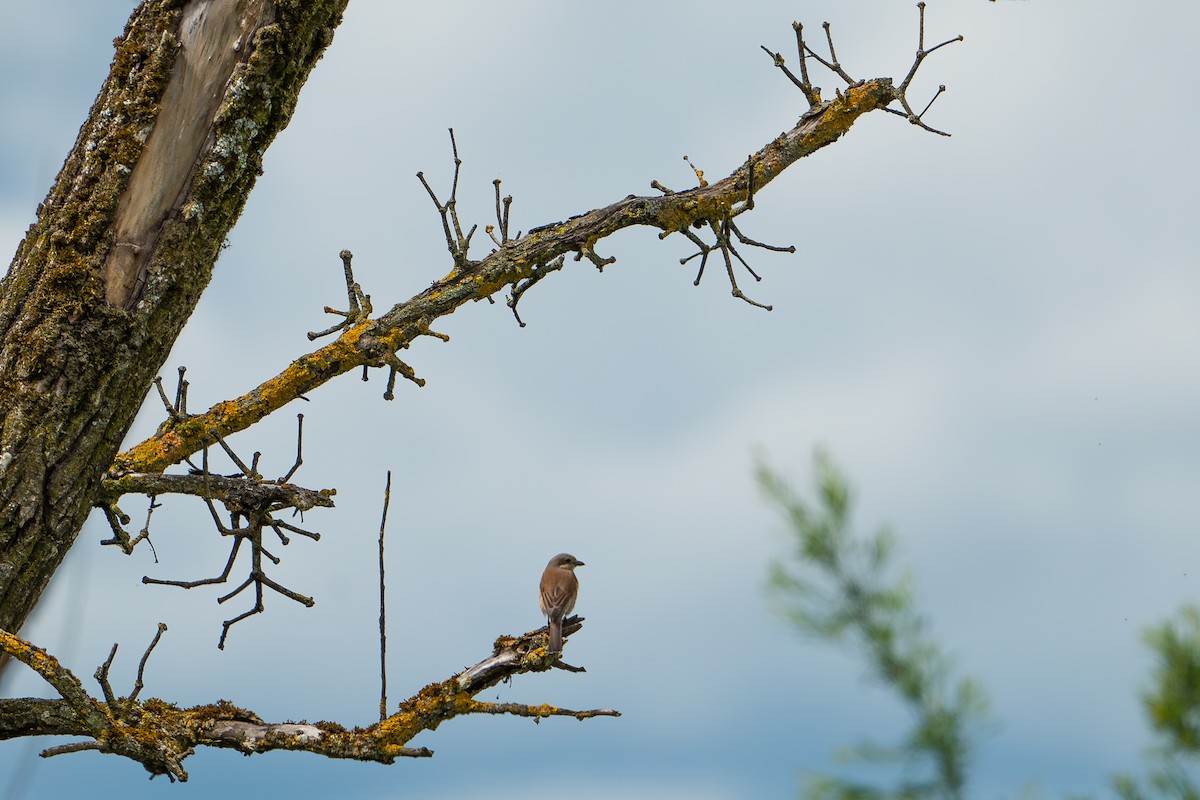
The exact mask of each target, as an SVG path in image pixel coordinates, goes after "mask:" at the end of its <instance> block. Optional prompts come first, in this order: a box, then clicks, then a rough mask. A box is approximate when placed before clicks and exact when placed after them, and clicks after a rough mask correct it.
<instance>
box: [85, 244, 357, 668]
mask: <svg viewBox="0 0 1200 800" xmlns="http://www.w3.org/2000/svg"><path fill="white" fill-rule="evenodd" d="M345 263H346V270H347V281H348V283H350V282H352V277H351V276H350V273H349V258H346V259H345ZM353 286H354V289H357V284H354V285H353ZM354 289H352V290H351V291H352V292H353V291H354ZM353 296H354V295H353V294H352V297H353ZM358 297H359V300H360V301H361V300H364V299H365V297H364V296H363V295H362V294H361V290H358ZM362 308H363V304H362V303H361V302H360V303H359V304H358V305H355V304H353V303H352V310H353V313H362ZM366 310H367V312H369V310H370V305H369V300H367V301H366ZM184 374H185V369H184V368H182V367H181V368H180V369H179V383H178V385H177V387H176V391H175V400H174V402H172V401H171V400H170V399H169V398H168V397H167V394H166V392H165V391H164V390H163V386H162V379H161V378H159V379H156V381H155V386H156V387H157V388H158V393H159V397H160V398H161V400H162V402H163V406H164V408H165V409H166V413H167V420H166V422H164V423H163V426H164V427H168V426H171V425H178V424H181V423H183V422H185V421H187V420H188V419H189V415H188V413H187V389H188V383H187V381H186V380H185V379H184ZM212 438H213V439H214V440H215V442H216V443H217V444H218V445H220V447H221V449H222V450H223V451H224V452H225V454H226V455H227V456H228V457H229V459H230V461H232V462H233V463H234V464H235V465H236V466H237V469H238V472H236V473H234V474H233V475H216V474H213V472H212V471H211V470H210V469H209V461H208V452H209V451H208V447H207V446H205V447H204V448H203V450H202V453H203V457H202V460H201V464H200V466H196V465H195V464H194V463H193V462H192V461H191V460H190V459H185V461H186V463H187V464H188V465H189V467H191V469H190V471H189V472H188V474H186V475H167V474H162V473H128V472H127V473H122V474H119V475H112V476H109V478H107V479H106V481H105V484H104V492H103V497H102V507H103V508H104V511H105V515H106V517H107V519H108V522H109V526H110V527H111V529H112V532H113V535H112V537H111V538H109V539H105V540H104V541H103V542H102V544H106V545H113V546H117V547H119V548H120V549H121V550H122V551H124V552H125V553H126V554H128V553H131V552H133V549H134V548H135V547H136V546H137V545H138V544H139V543H140V542H141V541H143V540H144V541H146V542H147V544H149V545H150V546H151V548H153V543H152V542H151V541H150V520H151V517H152V515H153V513H154V511H155V509H157V508H160V507H161V504H160V503H158V502H157V498H158V497H160V496H162V495H164V494H189V495H193V496H196V497H200V498H202V499H203V500H204V504H205V505H206V506H207V507H208V511H209V514H210V515H211V516H212V520H213V525H214V526H215V527H216V529H217V531H218V532H219V533H220V534H221V536H227V537H230V538H231V539H232V541H233V544H232V546H231V548H230V552H229V558H228V560H227V561H226V563H225V569H224V570H222V572H221V574H220V575H217V576H215V577H212V578H201V579H199V580H192V581H185V580H168V579H162V578H151V577H149V576H146V577H143V578H142V582H143V583H146V584H156V585H160V586H178V587H181V588H184V589H194V588H196V587H198V586H207V585H211V584H221V583H225V582H226V581H227V580H228V579H229V575H230V573H231V572H232V570H233V566H234V563H235V561H236V560H237V557H238V554H239V553H240V552H241V549H242V547H243V545H248V546H249V549H250V570H249V574H248V575H247V577H246V579H245V580H244V581H242V583H241V584H240V585H239V586H238V587H237V588H235V589H234V590H233V591H231V592H229V593H228V594H225V595H223V596H222V597H219V598H218V599H217V602H218V603H225V602H226V601H228V600H231V599H233V598H234V597H236V596H238V595H239V594H241V593H242V592H243V591H245V590H246V589H247V588H249V587H250V586H253V587H254V598H255V600H254V605H253V606H252V607H251V608H250V609H249V610H248V611H246V612H244V613H242V614H238V615H237V616H235V617H232V618H230V619H228V620H226V621H225V622H224V623H223V625H222V630H221V637H220V639H219V640H218V643H217V646H218V647H219V648H221V649H224V647H225V639H226V637H227V636H228V635H229V629H230V627H231V626H233V625H235V624H237V623H238V622H240V621H242V620H243V619H246V618H247V617H250V616H253V615H255V614H259V613H262V611H263V609H264V605H263V590H264V589H270V590H272V591H274V592H276V593H277V594H280V595H283V596H284V597H286V598H288V599H289V600H293V601H295V602H297V603H301V604H303V605H305V606H309V607H311V606H312V605H313V603H314V601H313V599H312V598H311V597H307V596H305V595H302V594H300V593H298V592H295V591H293V590H291V589H289V588H287V587H286V586H284V585H282V584H280V583H279V582H278V581H275V580H274V579H272V578H270V577H269V576H268V575H267V574H266V570H265V567H264V561H263V559H264V558H265V559H266V560H267V561H270V562H271V563H273V564H278V563H279V562H280V559H279V557H278V556H276V555H274V554H273V553H272V552H271V551H270V550H268V549H267V547H266V543H265V542H264V531H265V530H267V529H270V530H271V531H273V532H274V534H275V536H276V538H277V539H278V540H279V543H280V544H281V545H287V544H289V543H290V542H291V537H290V536H289V534H296V535H299V536H304V537H307V538H309V539H312V540H314V541H317V540H319V539H320V538H321V537H320V534H319V533H316V532H314V531H309V530H307V529H305V528H301V527H299V526H297V525H294V524H292V523H290V522H287V521H285V520H284V519H282V518H281V517H280V515H281V514H282V513H283V512H287V511H289V510H290V511H291V513H292V515H293V516H296V515H301V516H302V515H303V513H304V512H305V511H307V510H309V509H311V508H318V507H325V508H329V507H332V506H333V499H332V498H333V495H334V494H335V490H332V489H323V490H320V491H314V490H312V489H306V488H304V487H301V486H296V485H294V484H292V483H290V481H291V479H292V477H293V476H294V475H295V474H296V472H297V470H299V469H300V466H301V465H302V464H303V463H304V415H303V414H297V415H296V457H295V460H294V461H293V462H292V465H291V467H289V468H288V470H287V472H286V473H284V474H283V475H282V476H281V477H279V478H277V479H275V480H267V479H265V478H264V477H263V475H262V474H261V473H260V472H259V468H258V465H259V459H260V458H261V456H262V454H261V453H259V452H255V453H254V455H253V457H252V458H251V459H250V463H249V464H247V463H246V462H245V461H244V460H242V459H241V458H240V457H239V456H238V455H237V453H236V452H234V450H233V448H232V447H230V446H229V444H228V443H227V442H226V441H225V439H224V437H223V436H221V434H220V433H219V432H218V431H216V430H213V431H212ZM134 493H137V494H144V495H148V496H149V498H150V505H149V509H148V510H147V512H146V524H145V525H144V526H143V527H142V530H141V531H140V532H139V533H138V534H137V535H136V536H131V535H130V533H129V531H127V530H126V529H125V527H124V526H125V525H128V524H129V516H128V515H127V514H124V513H123V512H122V511H121V510H120V508H119V506H118V505H117V503H118V500H119V499H120V498H121V497H122V496H123V495H126V494H134ZM216 503H220V504H221V505H222V506H223V507H224V512H225V517H227V518H228V524H227V523H226V522H225V518H223V516H222V514H221V513H218V511H217V507H216ZM157 561H158V559H157V555H156V557H155V562H156V563H157Z"/></svg>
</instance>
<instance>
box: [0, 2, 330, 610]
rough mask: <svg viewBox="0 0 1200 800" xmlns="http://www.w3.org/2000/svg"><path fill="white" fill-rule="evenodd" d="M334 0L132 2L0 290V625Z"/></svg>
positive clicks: (287, 99)
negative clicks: (91, 100)
mask: <svg viewBox="0 0 1200 800" xmlns="http://www.w3.org/2000/svg"><path fill="white" fill-rule="evenodd" d="M346 2H347V0H305V2H296V1H293V2H279V3H272V2H268V0H190V1H188V2H182V1H181V0H146V2H143V3H142V4H141V5H140V6H139V7H138V8H137V9H136V10H135V11H134V12H133V14H132V16H131V17H130V20H129V23H128V24H127V26H126V29H125V32H124V34H123V35H122V37H121V38H120V39H118V40H117V42H116V55H115V57H114V58H113V62H112V67H111V71H110V73H109V77H108V79H107V80H106V81H105V83H104V86H103V88H101V90H100V94H99V96H98V97H97V99H96V102H95V104H94V105H93V106H92V110H91V113H90V114H89V116H88V119H87V121H86V122H85V123H84V124H83V126H82V127H81V128H80V131H79V138H78V139H77V140H76V142H75V146H74V148H73V149H72V151H71V154H70V155H69V157H68V158H67V160H66V163H65V164H64V165H63V168H62V171H61V172H60V173H59V175H58V178H57V179H56V181H55V183H54V186H53V188H52V189H51V191H50V194H49V195H48V196H47V198H46V200H45V201H44V202H43V203H42V205H41V206H40V207H39V209H38V217H37V221H36V222H35V223H34V224H33V225H32V226H30V228H29V230H28V231H27V233H26V235H25V239H24V241H22V243H21V245H20V246H19V247H18V249H17V252H16V255H15V256H14V258H13V261H12V264H11V266H10V268H9V272H8V275H7V276H6V277H5V278H4V281H3V283H2V284H0V629H4V630H8V631H14V632H15V631H17V630H19V629H20V627H21V625H22V624H23V622H24V621H25V619H26V617H27V616H28V615H29V612H30V611H31V610H32V608H33V607H34V605H35V604H36V603H37V601H38V598H39V597H40V596H41V594H42V591H43V590H44V589H45V587H46V585H47V583H48V582H49V580H50V577H51V576H52V575H53V574H54V571H55V570H56V569H57V568H58V566H59V564H60V563H61V562H62V559H63V557H64V556H65V555H66V553H67V550H68V549H69V548H70V546H71V544H72V543H73V542H74V540H75V537H76V536H77V535H78V533H79V530H80V528H81V527H82V526H83V522H84V520H85V519H86V517H87V515H88V512H89V510H90V509H91V507H92V506H93V504H94V503H95V501H96V498H97V495H98V490H99V487H100V481H101V477H102V476H103V475H104V472H105V470H106V469H107V468H108V467H109V466H110V465H111V463H112V460H113V456H114V455H115V454H116V452H117V450H118V447H119V445H120V444H121V441H122V440H123V439H124V437H125V434H126V432H127V431H128V430H129V426H130V424H131V423H132V421H133V419H134V415H135V414H136V413H137V411H138V409H139V407H140V406H141V404H142V401H143V400H144V398H145V396H146V393H147V391H148V390H149V389H150V387H151V385H152V382H153V380H154V378H155V376H156V375H157V373H158V371H159V369H160V368H161V367H162V364H163V362H164V361H165V360H166V357H167V355H168V353H169V352H170V349H171V347H172V345H173V344H174V342H175V338H176V337H177V336H178V334H179V332H180V329H181V328H182V327H183V324H184V322H185V321H186V320H187V319H188V317H189V316H190V315H191V313H192V311H193V309H194V308H195V306H196V302H197V301H198V300H199V298H200V294H201V292H203V290H204V288H205V286H207V284H208V281H209V278H210V276H211V274H212V269H213V265H214V263H215V262H216V260H217V256H218V254H219V252H220V249H221V245H222V243H223V242H224V241H225V237H226V235H227V234H228V232H229V230H230V228H232V227H233V224H234V222H235V221H236V220H237V218H238V215H239V214H240V213H241V210H242V208H243V206H244V204H245V202H246V198H247V197H248V196H249V193H250V190H251V189H252V188H253V186H254V181H255V179H256V177H257V176H258V174H259V173H260V170H261V167H260V165H261V163H262V157H263V154H264V152H265V151H266V149H267V147H268V145H269V144H270V143H271V141H272V140H273V139H274V138H275V135H276V134H277V133H279V131H281V130H282V129H283V128H284V127H285V126H286V125H287V123H288V121H289V120H290V118H291V115H292V112H293V110H294V109H295V105H296V98H297V95H298V93H299V91H300V88H301V86H302V85H303V84H304V82H305V80H306V79H307V77H308V74H309V72H310V70H311V69H312V68H313V66H314V65H315V64H316V62H317V60H318V59H319V58H320V57H321V54H322V52H323V51H324V49H325V47H326V46H328V44H329V43H330V41H331V40H332V36H333V31H334V29H335V28H336V27H337V25H338V24H339V23H340V21H341V15H342V11H343V9H344V8H345V6H346Z"/></svg>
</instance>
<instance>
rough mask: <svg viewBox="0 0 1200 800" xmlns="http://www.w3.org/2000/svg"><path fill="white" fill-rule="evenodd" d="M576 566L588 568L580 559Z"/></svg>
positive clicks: (576, 560)
mask: <svg viewBox="0 0 1200 800" xmlns="http://www.w3.org/2000/svg"><path fill="white" fill-rule="evenodd" d="M575 566H577V567H586V566H587V565H586V564H584V563H583V562H582V561H580V560H579V559H575Z"/></svg>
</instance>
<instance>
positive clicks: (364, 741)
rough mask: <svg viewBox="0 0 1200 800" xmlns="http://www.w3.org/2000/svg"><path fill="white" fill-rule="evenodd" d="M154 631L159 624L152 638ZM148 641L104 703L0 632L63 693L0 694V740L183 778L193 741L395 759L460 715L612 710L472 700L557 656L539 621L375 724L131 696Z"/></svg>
mask: <svg viewBox="0 0 1200 800" xmlns="http://www.w3.org/2000/svg"><path fill="white" fill-rule="evenodd" d="M582 624H583V618H582V617H577V616H576V617H571V618H569V619H566V620H564V621H563V634H564V635H570V634H573V633H575V632H577V631H578V630H579V629H580V627H581V626H582ZM161 632H162V629H161V626H160V632H159V633H160V635H161ZM157 641H158V637H157V636H156V637H155V640H154V642H152V643H151V645H150V648H148V649H147V651H146V655H145V656H144V657H143V658H142V663H141V665H140V666H139V668H138V681H137V684H136V685H135V692H134V694H132V695H130V696H129V697H127V698H116V697H115V696H109V697H108V698H107V702H100V701H98V700H95V699H93V698H92V697H90V696H88V695H87V693H86V692H85V691H84V690H83V686H82V684H80V682H79V680H78V679H77V678H76V677H75V676H74V675H73V674H71V672H70V670H68V669H66V668H65V667H63V666H62V665H61V664H59V663H58V661H57V659H55V658H54V657H53V656H50V655H49V654H47V653H46V652H45V651H44V650H41V649H40V648H36V647H34V646H33V645H31V644H29V643H28V642H25V641H23V640H21V639H20V638H18V637H16V636H14V635H12V634H10V633H7V632H5V631H0V652H3V653H7V654H10V655H12V656H14V657H15V658H17V659H18V660H19V661H21V662H22V663H25V664H27V665H28V666H30V667H32V668H33V669H34V670H36V671H37V672H38V673H39V674H40V675H42V676H43V677H44V678H46V680H47V681H49V682H50V683H51V685H53V686H54V687H55V688H56V689H59V692H60V694H61V695H62V696H63V699H62V700H42V699H38V698H21V699H6V700H0V740H4V739H11V738H14V737H17V736H31V735H67V736H82V737H85V738H86V741H81V742H72V743H70V744H65V745H58V746H55V747H51V748H48V749H46V750H45V751H43V753H42V755H43V756H44V757H49V756H54V755H62V754H66V753H77V752H83V751H88V750H99V751H101V752H106V753H113V754H116V755H120V756H124V757H126V758H129V759H132V760H134V761H137V762H138V763H140V764H142V765H143V766H144V767H145V768H146V769H147V770H148V771H149V772H150V774H151V775H167V776H168V777H170V778H171V779H172V780H180V781H186V780H187V779H188V773H187V771H186V770H185V769H184V768H183V762H184V760H186V759H187V758H188V757H189V756H191V755H192V754H193V753H194V752H195V750H196V748H198V747H223V748H232V749H236V750H239V751H240V752H242V753H245V754H246V755H253V754H260V753H266V752H269V751H272V750H292V751H305V752H309V753H314V754H317V755H322V756H326V757H328V758H344V759H354V760H358V761H374V762H378V763H382V764H391V763H393V762H395V760H396V759H397V758H428V757H430V756H432V755H433V751H431V750H429V749H428V748H425V747H417V748H414V747H408V746H407V745H408V743H409V742H410V741H411V740H412V739H413V738H414V737H415V736H417V735H418V734H420V733H423V732H425V731H433V730H435V729H436V728H438V727H439V726H440V725H441V724H443V723H445V722H446V721H447V720H450V719H453V718H454V717H458V716H463V715H467V714H508V715H512V716H522V717H530V718H533V719H535V720H541V719H542V718H548V717H574V718H576V719H580V720H583V719H589V718H592V717H619V716H620V712H618V711H615V710H613V709H611V708H598V709H590V710H572V709H566V708H560V707H557V706H553V705H548V704H541V705H526V704H520V703H487V702H480V701H477V700H475V699H474V697H475V695H477V694H479V693H480V692H483V691H485V690H487V689H489V688H491V687H493V686H495V685H497V684H498V683H500V682H501V681H504V680H508V679H511V678H512V677H514V676H515V675H519V674H523V673H529V672H544V671H546V670H549V669H553V668H554V667H555V666H557V665H559V664H560V663H561V662H559V660H558V654H551V653H548V652H547V651H546V644H547V632H546V629H545V628H544V627H543V628H540V629H538V630H535V631H530V632H528V633H525V634H523V635H521V636H501V637H499V638H498V639H496V642H495V644H494V645H493V647H492V655H491V656H489V657H488V658H486V659H484V660H483V661H481V662H479V663H478V664H476V665H475V666H474V667H471V668H470V669H467V670H464V671H463V672H461V673H459V674H458V675H454V676H451V677H450V678H447V679H446V680H444V681H441V682H438V683H432V684H430V685H428V686H426V687H425V688H424V689H422V690H421V691H420V692H419V693H417V694H416V695H414V696H413V697H410V698H409V699H407V700H405V701H404V702H403V703H401V704H400V707H399V710H398V711H396V713H394V714H391V715H390V716H385V717H384V718H383V719H381V720H380V721H379V722H378V723H376V724H374V725H371V726H369V727H366V728H353V729H347V728H345V727H343V726H341V725H339V724H337V723H335V722H319V723H315V724H311V723H307V722H285V723H267V722H264V721H263V720H262V719H261V718H260V717H259V716H258V715H257V714H255V713H254V712H252V711H249V710H247V709H244V708H239V707H237V706H235V705H233V704H232V703H229V702H227V701H224V700H222V701H219V702H216V703H212V704H209V705H201V706H194V707H192V708H179V707H177V706H175V705H172V704H170V703H166V702H163V701H162V700H155V699H150V700H146V701H141V700H138V699H137V689H139V688H140V687H141V685H142V670H143V668H144V667H145V663H146V659H147V658H148V657H149V653H150V650H152V649H153V647H154V644H155V643H156V642H157ZM114 652H115V648H114ZM108 663H111V658H110V660H109V662H108ZM572 669H573V670H574V671H578V669H579V668H572Z"/></svg>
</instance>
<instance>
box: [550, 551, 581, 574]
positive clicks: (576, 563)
mask: <svg viewBox="0 0 1200 800" xmlns="http://www.w3.org/2000/svg"><path fill="white" fill-rule="evenodd" d="M582 566H583V562H582V561H580V560H579V559H578V558H576V557H575V556H573V555H571V554H570V553H559V554H558V555H556V556H555V557H554V558H552V559H550V563H549V564H547V565H546V568H547V569H549V568H550V567H557V568H558V569H566V570H571V571H574V569H575V568H576V567H582Z"/></svg>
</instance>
